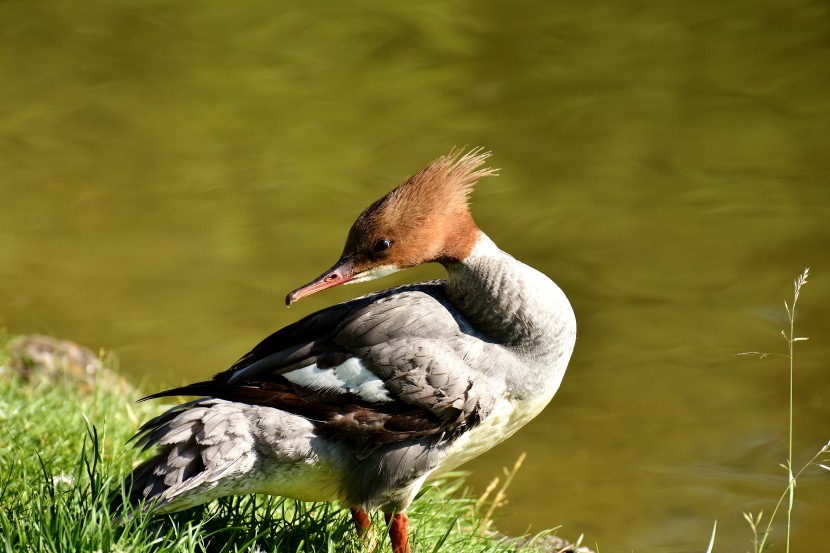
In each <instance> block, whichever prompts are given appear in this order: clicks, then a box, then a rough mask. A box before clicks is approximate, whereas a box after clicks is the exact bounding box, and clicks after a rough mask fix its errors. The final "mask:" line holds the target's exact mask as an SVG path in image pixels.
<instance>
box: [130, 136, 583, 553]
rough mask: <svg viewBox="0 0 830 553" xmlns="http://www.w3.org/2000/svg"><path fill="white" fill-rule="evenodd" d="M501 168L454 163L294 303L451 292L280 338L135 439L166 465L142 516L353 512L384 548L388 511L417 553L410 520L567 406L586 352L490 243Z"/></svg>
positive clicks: (545, 288) (363, 307)
mask: <svg viewBox="0 0 830 553" xmlns="http://www.w3.org/2000/svg"><path fill="white" fill-rule="evenodd" d="M489 155H490V154H489V152H484V151H483V150H481V149H475V150H472V151H469V152H466V153H465V152H463V151H460V150H453V151H452V152H450V154H449V155H446V156H443V157H440V158H438V159H437V160H435V161H433V162H432V163H430V164H429V165H428V166H427V167H426V168H425V169H423V170H421V171H420V172H418V173H417V174H415V175H413V176H412V177H410V178H409V179H408V180H406V181H405V182H404V183H403V184H401V185H400V186H398V187H397V188H395V189H394V190H392V191H391V192H390V193H388V194H387V195H386V196H384V197H383V198H381V199H379V200H378V201H376V202H375V203H373V204H372V205H370V206H369V207H368V208H367V209H366V210H365V211H363V213H361V214H360V216H359V217H358V218H357V221H356V222H355V223H354V225H353V226H352V228H351V230H350V231H349V234H348V237H347V239H346V245H345V247H344V248H343V254H342V256H341V257H340V259H339V260H338V261H337V263H336V264H335V265H334V266H333V267H332V268H331V269H329V270H328V271H326V272H325V273H323V274H322V275H321V276H320V277H319V278H317V279H315V280H313V281H311V282H310V283H309V284H306V285H305V286H302V287H301V288H298V289H297V290H295V291H293V292H291V293H290V294H288V297H287V298H286V303H287V304H288V305H291V304H292V303H293V302H295V301H297V300H299V299H301V298H304V297H306V296H309V295H311V294H314V293H317V292H320V291H321V290H325V289H327V288H331V287H333V286H337V285H339V284H348V283H354V282H363V281H367V280H370V279H374V278H377V277H380V276H383V275H387V274H389V273H392V272H394V271H398V270H400V269H405V268H407V267H414V266H416V265H420V264H422V263H429V262H437V263H440V264H442V265H443V266H444V267H445V268H446V271H447V279H446V280H445V281H431V282H421V283H417V284H408V285H404V286H398V287H396V288H391V289H388V290H382V291H380V292H375V293H372V294H369V295H366V296H362V297H359V298H357V299H353V300H351V301H347V302H345V303H341V304H339V305H334V306H332V307H329V308H327V309H323V310H322V311H318V312H316V313H313V314H311V315H309V316H307V317H305V318H303V319H301V320H299V321H297V322H295V323H293V324H291V325H289V326H287V327H285V328H282V329H280V330H278V331H276V332H275V333H274V334H272V335H270V336H269V337H267V338H265V339H264V340H263V341H262V342H261V343H259V345H257V346H256V347H254V349H252V350H251V351H250V352H249V353H248V354H246V355H245V356H244V357H242V358H241V359H240V360H239V361H237V362H236V364H234V365H233V366H232V367H231V368H230V369H228V370H226V371H224V372H221V373H219V374H217V375H215V376H214V377H213V378H212V379H211V380H207V381H204V382H197V383H195V384H190V385H187V386H183V387H180V388H174V389H171V390H166V391H163V392H159V393H156V394H153V395H151V396H148V397H147V398H144V399H152V398H159V397H163V396H177V395H182V396H199V397H201V399H197V400H195V401H190V402H188V403H184V404H182V405H178V406H176V407H173V408H172V409H170V410H168V411H167V412H165V413H164V414H162V415H160V416H158V417H156V418H154V419H152V420H150V421H149V422H147V423H146V424H144V425H143V426H142V427H141V428H140V429H139V431H138V433H137V434H136V436H135V437H134V439H135V440H136V442H137V446H142V447H143V448H144V449H145V450H146V449H148V448H151V447H153V446H157V452H156V455H155V456H154V457H153V458H151V459H149V460H147V461H145V462H143V463H142V464H141V465H139V466H138V467H137V468H136V469H135V470H134V472H133V473H132V475H131V476H130V477H129V478H128V479H127V483H128V488H127V489H131V490H132V491H131V497H130V502H131V504H132V505H133V506H136V507H137V506H138V505H143V506H144V508H152V509H154V510H155V511H156V512H162V513H166V512H173V511H179V510H182V509H187V508H189V507H193V506H195V505H199V504H201V503H204V502H206V501H210V500H212V499H215V498H218V497H221V496H225V495H233V494H247V493H264V494H272V495H279V496H285V497H291V498H295V499H299V500H304V501H335V500H337V501H340V503H341V504H342V505H343V506H345V507H348V508H350V509H351V513H352V517H353V519H354V522H355V525H356V527H357V530H358V533H359V534H360V535H362V536H363V537H364V538H367V539H368V538H369V536H373V534H372V531H371V528H370V518H369V516H368V514H367V513H368V512H371V511H374V510H377V509H380V510H381V511H383V512H384V514H385V517H386V521H387V523H388V524H389V534H390V538H391V544H392V548H393V551H394V552H395V553H409V552H410V544H409V538H408V533H407V526H408V518H407V515H406V509H407V507H408V506H409V504H410V503H411V502H412V500H413V498H414V497H415V495H416V493H417V492H418V490H419V489H420V488H421V486H422V485H423V484H424V481H425V480H426V479H427V478H430V477H434V476H436V475H439V474H441V473H444V472H446V471H448V470H451V469H453V468H455V467H457V466H458V465H460V464H461V463H463V462H465V461H468V460H469V459H472V458H473V457H476V456H477V455H479V454H481V453H483V452H485V451H487V450H488V449H490V448H491V447H493V446H494V445H496V444H498V443H499V442H501V441H503V440H505V439H506V438H508V437H509V436H510V435H512V434H513V433H514V432H516V431H517V430H518V429H519V428H520V427H521V426H523V425H524V424H526V423H527V422H528V421H530V420H531V419H532V418H533V417H535V416H536V415H538V414H539V412H541V411H542V409H543V408H544V407H545V406H546V405H547V404H548V402H549V401H550V400H551V398H552V397H553V395H554V393H555V392H556V390H557V389H558V388H559V384H560V382H561V381H562V377H563V375H564V374H565V369H566V367H567V364H568V360H569V359H570V357H571V353H572V351H573V347H574V342H575V340H576V319H575V317H574V312H573V310H572V308H571V305H570V303H569V302H568V300H567V298H566V297H565V294H564V293H563V292H562V291H561V290H560V289H559V287H558V286H557V285H556V284H554V283H553V282H552V281H551V280H550V279H549V278H548V277H547V276H545V275H543V274H542V273H540V272H539V271H537V270H535V269H533V268H532V267H529V266H527V265H525V264H523V263H521V262H520V261H517V260H516V259H514V258H513V257H512V256H510V255H509V254H507V253H505V252H503V251H502V250H500V249H499V248H498V247H497V246H496V245H495V244H494V243H493V242H492V241H491V240H490V239H489V238H488V237H487V236H486V235H485V234H484V233H483V232H481V231H480V230H479V229H478V227H477V226H476V224H475V223H474V222H473V218H472V216H471V215H470V212H469V209H468V196H469V194H470V192H471V191H472V188H473V185H474V184H475V183H476V182H477V181H478V179H479V178H481V177H484V176H488V175H493V174H494V173H495V171H494V170H491V169H486V168H482V165H483V163H484V161H485V160H486V159H487V158H488V157H489Z"/></svg>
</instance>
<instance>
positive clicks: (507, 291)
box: [447, 233, 576, 362]
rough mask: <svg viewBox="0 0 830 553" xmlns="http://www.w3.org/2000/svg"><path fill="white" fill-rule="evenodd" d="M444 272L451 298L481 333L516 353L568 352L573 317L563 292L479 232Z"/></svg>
mask: <svg viewBox="0 0 830 553" xmlns="http://www.w3.org/2000/svg"><path fill="white" fill-rule="evenodd" d="M447 273H448V278H447V295H448V297H449V299H450V301H452V302H453V304H454V305H455V306H456V307H457V308H458V310H459V311H460V312H461V313H462V314H463V315H464V317H465V318H466V319H467V320H468V321H469V322H470V323H471V324H472V325H473V326H474V327H475V328H476V330H477V331H478V332H480V333H481V334H482V335H484V337H485V338H487V339H489V340H491V341H493V342H496V343H498V344H500V345H503V346H506V347H509V348H511V349H514V350H515V351H517V352H518V353H526V354H531V355H534V356H541V357H546V356H548V355H551V354H556V355H557V356H561V353H562V352H563V351H567V356H566V357H570V352H571V351H572V350H573V343H574V340H575V338H576V319H575V317H574V313H573V310H572V309H571V305H570V303H569V302H568V299H567V298H566V297H565V294H564V293H563V292H562V290H560V289H559V287H558V286H556V284H554V283H553V281H551V280H550V279H549V278H548V277H546V276H545V275H543V274H542V273H540V272H539V271H537V270H535V269H533V268H532V267H529V266H527V265H525V264H524V263H521V262H520V261H517V260H516V259H515V258H513V257H512V256H511V255H509V254H507V253H505V252H503V251H501V250H500V249H499V248H498V247H497V246H496V245H495V244H494V243H493V241H492V240H490V238H488V237H487V236H486V235H485V234H484V233H480V235H479V238H478V240H477V242H476V245H475V247H474V248H473V251H472V253H471V255H470V256H469V257H468V258H467V259H465V260H464V261H462V262H460V263H456V264H454V265H452V266H448V267H447ZM565 362H567V359H565Z"/></svg>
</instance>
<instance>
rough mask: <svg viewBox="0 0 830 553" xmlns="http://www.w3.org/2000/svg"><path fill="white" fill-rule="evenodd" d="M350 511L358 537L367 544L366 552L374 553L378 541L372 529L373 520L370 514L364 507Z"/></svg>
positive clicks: (353, 508)
mask: <svg viewBox="0 0 830 553" xmlns="http://www.w3.org/2000/svg"><path fill="white" fill-rule="evenodd" d="M350 511H351V512H352V520H353V521H354V526H355V529H356V530H357V535H358V537H359V538H360V539H361V540H363V542H364V543H365V544H366V550H367V551H368V552H369V553H372V551H374V550H375V546H376V545H377V543H378V541H377V537H376V536H375V531H374V530H373V529H372V520H371V519H370V518H369V514H368V513H367V512H366V511H364V510H363V508H362V507H352V508H351V509H350Z"/></svg>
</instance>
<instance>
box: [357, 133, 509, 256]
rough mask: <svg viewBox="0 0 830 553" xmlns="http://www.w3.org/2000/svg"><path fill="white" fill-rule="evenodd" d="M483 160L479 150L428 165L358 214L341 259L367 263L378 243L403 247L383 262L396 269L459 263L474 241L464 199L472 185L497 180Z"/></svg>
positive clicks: (484, 153) (454, 154)
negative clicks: (364, 258) (364, 257)
mask: <svg viewBox="0 0 830 553" xmlns="http://www.w3.org/2000/svg"><path fill="white" fill-rule="evenodd" d="M488 157H490V152H487V151H485V150H484V149H483V148H474V149H472V150H470V151H469V152H464V150H463V149H457V150H456V149H454V150H452V151H451V152H450V153H449V154H447V155H445V156H442V157H439V158H438V159H436V160H434V161H433V162H432V163H430V164H429V165H427V166H426V167H425V168H424V169H422V170H421V171H419V172H417V173H415V174H414V175H412V176H411V177H409V178H408V179H407V180H406V181H404V182H403V183H402V184H400V185H399V186H398V187H397V188H395V189H394V190H392V191H391V192H389V193H388V194H386V195H385V196H383V197H382V198H380V199H379V200H377V201H376V202H374V203H373V204H372V205H370V206H369V207H368V208H366V210H365V211H363V213H361V214H360V216H359V217H358V218H357V220H356V221H355V223H354V225H353V226H352V228H351V230H350V231H349V236H348V238H347V240H346V245H345V247H344V249H343V255H354V254H355V253H358V254H359V253H360V252H367V253H368V254H369V256H370V257H371V255H372V254H371V250H372V247H373V245H374V244H375V243H376V242H377V241H378V240H389V241H390V243H395V242H401V241H402V242H403V243H405V244H406V245H405V248H406V249H404V250H403V251H402V252H401V248H398V253H395V252H391V251H390V253H389V255H388V257H387V259H388V261H389V262H394V264H395V265H396V266H398V267H401V268H402V267H411V266H413V265H417V264H420V263H424V262H428V261H441V260H445V261H448V262H452V261H457V260H460V259H463V258H464V257H465V255H467V254H468V253H469V251H470V250H471V249H472V246H473V244H474V242H475V239H476V236H477V233H476V228H477V227H476V226H475V223H474V222H473V219H472V216H471V215H470V211H469V208H468V199H469V195H470V193H471V192H472V190H473V186H474V185H475V184H476V182H477V181H478V179H480V178H482V177H486V176H490V175H496V174H497V169H490V168H486V167H484V168H482V167H481V166H482V165H483V164H484V162H485V160H486V159H487V158H488ZM419 253H420V254H423V256H422V257H419Z"/></svg>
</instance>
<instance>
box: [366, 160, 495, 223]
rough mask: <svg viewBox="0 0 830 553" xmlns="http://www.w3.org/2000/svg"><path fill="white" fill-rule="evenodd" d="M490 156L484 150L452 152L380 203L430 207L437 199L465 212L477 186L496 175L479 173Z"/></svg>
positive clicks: (488, 170)
mask: <svg viewBox="0 0 830 553" xmlns="http://www.w3.org/2000/svg"><path fill="white" fill-rule="evenodd" d="M491 155H492V154H491V153H490V152H488V151H485V150H484V149H483V148H474V149H472V150H470V151H469V152H466V153H465V152H464V149H463V148H461V149H457V150H456V149H453V150H452V151H450V153H449V154H447V155H445V156H441V157H439V158H438V159H436V160H435V161H433V162H432V163H430V164H429V165H427V166H426V167H425V168H424V169H422V170H420V171H418V172H417V173H415V174H414V175H412V176H411V177H409V178H408V179H407V180H406V181H405V182H404V183H403V184H401V185H400V186H398V187H397V188H395V189H394V190H393V191H392V192H390V193H389V194H388V195H387V196H386V197H385V198H384V199H383V200H381V201H389V200H396V201H398V202H400V204H404V203H405V202H417V203H421V202H429V203H432V201H433V199H434V198H440V199H441V200H442V202H444V203H445V204H446V205H447V206H451V207H455V208H458V207H461V206H463V207H464V209H467V206H468V201H469V197H470V193H472V191H473V186H475V184H476V182H478V180H479V179H480V178H482V177H487V176H490V175H497V174H498V169H491V168H488V167H485V168H482V169H478V168H479V167H481V166H482V165H483V164H484V162H485V161H486V160H487V158H489V157H490V156H491Z"/></svg>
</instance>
